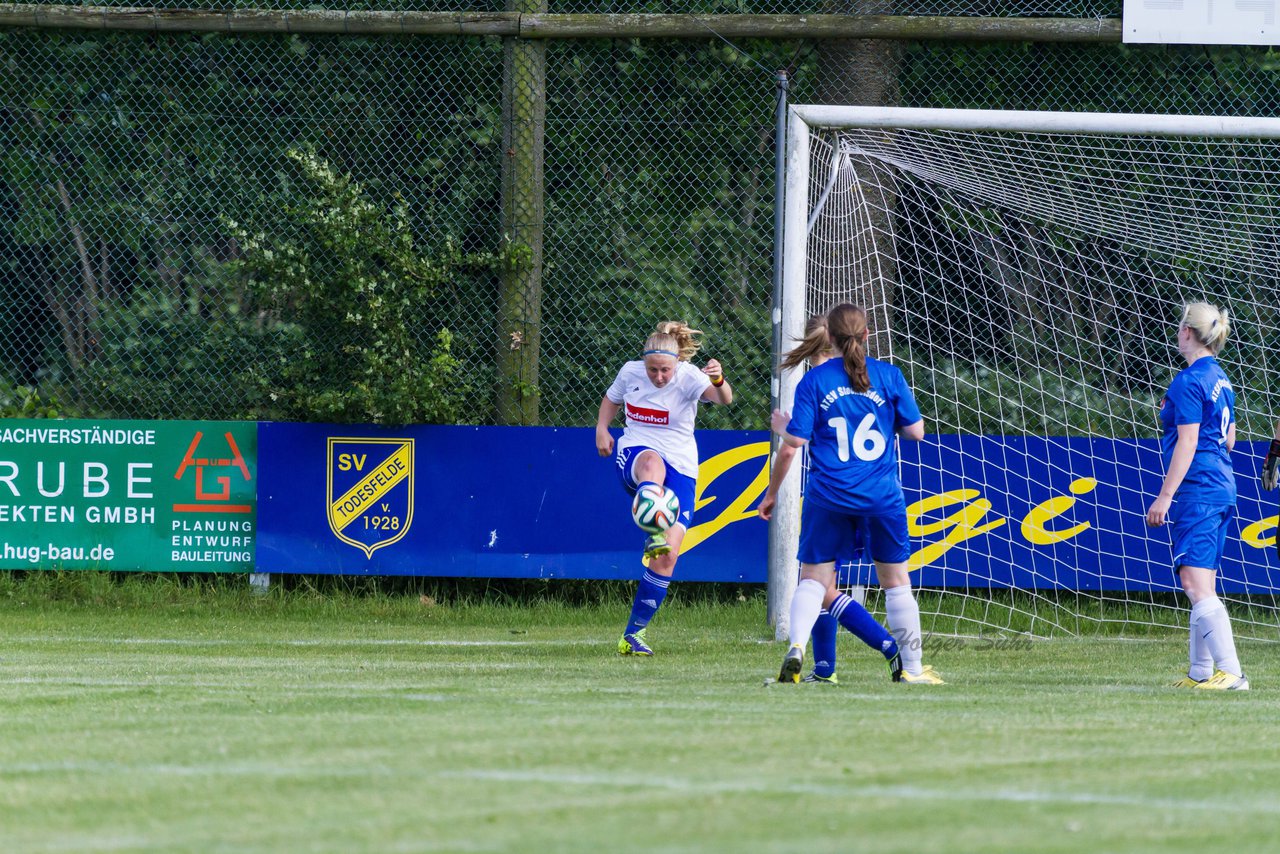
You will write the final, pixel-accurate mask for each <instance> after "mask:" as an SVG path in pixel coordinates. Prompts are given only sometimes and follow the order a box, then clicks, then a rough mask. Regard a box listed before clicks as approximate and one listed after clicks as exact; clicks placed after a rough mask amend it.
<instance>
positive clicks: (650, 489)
mask: <svg viewBox="0 0 1280 854" xmlns="http://www.w3.org/2000/svg"><path fill="white" fill-rule="evenodd" d="M631 518H632V519H634V520H635V523H636V524H637V525H639V526H640V529H641V530H642V531H646V532H648V533H650V534H661V533H662V532H663V531H665V530H667V528H670V527H671V526H672V525H674V524H675V523H676V522H677V521H679V519H680V499H679V498H676V494H675V493H674V492H672V491H671V490H670V489H667V488H665V487H662V486H659V485H658V484H656V483H646V484H644V485H643V486H641V487H640V488H639V489H637V490H636V497H635V500H634V501H632V502H631Z"/></svg>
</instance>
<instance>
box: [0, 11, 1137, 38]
mask: <svg viewBox="0 0 1280 854" xmlns="http://www.w3.org/2000/svg"><path fill="white" fill-rule="evenodd" d="M0 26H10V27H46V28H54V29H85V30H122V31H134V32H138V31H141V32H220V33H336V34H348V35H425V36H445V35H453V36H513V37H516V38H523V39H594V38H653V39H691V38H697V39H701V38H706V37H707V36H710V35H718V36H724V37H726V38H770V39H796V38H805V39H898V40H926V41H932V40H960V41H1029V42H1069V43H1087V44H1114V43H1118V42H1119V41H1120V39H1121V25H1120V19H1118V18H1093V19H1079V18H978V17H941V16H904V15H675V14H610V13H581V14H556V13H532V14H530V13H518V12H412V11H411V12H377V11H346V10H341V11H340V10H327V9H296V10H282V9H236V10H230V11H217V10H211V9H209V10H206V9H160V8H153V7H116V6H46V5H37V4H22V3H19V4H12V5H0Z"/></svg>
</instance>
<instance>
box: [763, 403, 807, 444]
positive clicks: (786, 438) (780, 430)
mask: <svg viewBox="0 0 1280 854" xmlns="http://www.w3.org/2000/svg"><path fill="white" fill-rule="evenodd" d="M790 423H791V413H789V412H783V411H782V410H781V409H775V410H773V414H772V415H770V416H769V427H770V428H771V429H772V430H773V432H774V433H776V434H777V436H778V438H779V439H781V440H782V441H783V443H784V444H786V445H789V446H791V447H792V448H803V447H804V446H805V445H807V444H808V443H809V440H808V439H801V438H799V437H798V436H792V435H791V434H790V433H788V432H787V425H788V424H790Z"/></svg>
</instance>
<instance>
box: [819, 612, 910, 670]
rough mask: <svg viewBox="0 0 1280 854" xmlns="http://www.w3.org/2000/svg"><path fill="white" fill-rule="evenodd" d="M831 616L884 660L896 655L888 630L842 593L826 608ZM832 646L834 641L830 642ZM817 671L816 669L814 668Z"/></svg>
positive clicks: (896, 646) (895, 644) (896, 651)
mask: <svg viewBox="0 0 1280 854" xmlns="http://www.w3.org/2000/svg"><path fill="white" fill-rule="evenodd" d="M828 610H829V611H830V612H831V616H832V617H834V618H835V619H836V622H838V623H839V624H840V625H842V626H844V627H845V628H846V629H848V630H849V631H851V632H853V634H854V636H855V637H857V638H858V640H860V641H862V642H863V643H865V644H866V645H867V646H869V647H871V648H872V649H874V650H875V651H876V652H878V653H880V654H881V655H883V656H884V657H885V658H886V659H891V658H893V657H894V656H895V655H897V654H898V644H897V641H895V640H894V639H893V635H891V634H889V630H888V629H886V628H885V627H884V626H882V625H880V624H879V623H878V622H876V618H875V617H873V616H871V612H870V611H868V610H867V609H866V608H864V607H862V606H861V605H859V604H858V603H857V602H855V601H854V600H853V599H851V598H849V596H848V595H846V594H844V593H838V594H836V598H835V599H834V600H832V602H831V605H830V606H829V607H828ZM832 643H833V645H834V641H833V642H832ZM814 656H815V659H816V657H817V646H816V645H815V646H814ZM814 669H815V670H817V667H816V666H815V667H814Z"/></svg>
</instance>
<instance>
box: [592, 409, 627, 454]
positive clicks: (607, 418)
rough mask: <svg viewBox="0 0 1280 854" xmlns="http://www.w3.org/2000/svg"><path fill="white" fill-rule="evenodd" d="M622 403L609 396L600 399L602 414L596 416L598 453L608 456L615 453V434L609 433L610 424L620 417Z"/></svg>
mask: <svg viewBox="0 0 1280 854" xmlns="http://www.w3.org/2000/svg"><path fill="white" fill-rule="evenodd" d="M620 409H622V404H621V403H614V402H613V401H612V400H610V399H609V398H608V397H604V398H601V400H600V414H599V415H597V416H596V453H598V454H599V455H600V456H602V457H607V456H609V455H610V454H612V453H613V436H611V435H609V425H610V424H612V423H613V419H615V418H617V417H618V410H620Z"/></svg>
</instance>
